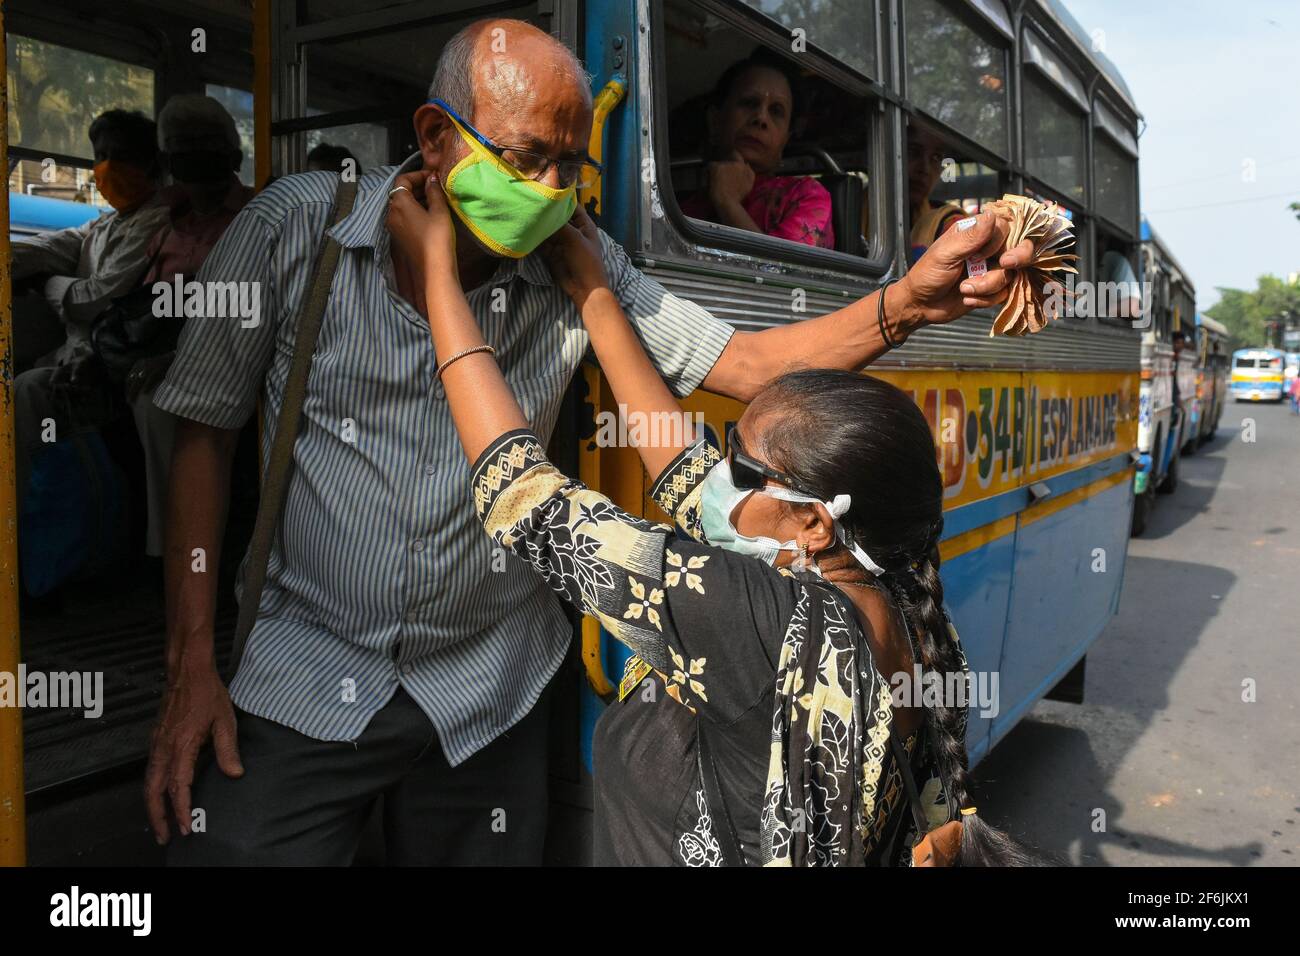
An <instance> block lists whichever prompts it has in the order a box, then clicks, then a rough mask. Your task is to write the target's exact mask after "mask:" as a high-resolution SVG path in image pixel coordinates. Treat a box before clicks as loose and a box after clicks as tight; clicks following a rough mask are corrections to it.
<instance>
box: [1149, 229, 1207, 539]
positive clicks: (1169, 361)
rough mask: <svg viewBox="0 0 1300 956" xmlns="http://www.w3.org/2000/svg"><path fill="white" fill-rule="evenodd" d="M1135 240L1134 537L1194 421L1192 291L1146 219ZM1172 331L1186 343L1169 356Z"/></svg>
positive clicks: (1170, 482) (1172, 480)
mask: <svg viewBox="0 0 1300 956" xmlns="http://www.w3.org/2000/svg"><path fill="white" fill-rule="evenodd" d="M1141 235H1142V272H1141V275H1142V277H1143V284H1144V289H1145V295H1144V298H1145V300H1146V301H1145V302H1144V303H1143V308H1144V313H1145V320H1144V322H1143V328H1142V372H1141V376H1142V384H1141V386H1140V389H1139V395H1138V431H1137V451H1138V467H1137V473H1136V474H1135V475H1134V479H1133V493H1134V503H1133V533H1134V534H1141V533H1142V532H1143V531H1144V530H1145V529H1146V525H1147V520H1148V518H1149V517H1150V514H1151V510H1152V508H1153V507H1154V506H1155V496H1156V495H1157V494H1171V493H1172V492H1174V491H1175V490H1177V488H1178V470H1179V464H1180V460H1181V457H1182V454H1183V448H1184V446H1185V445H1186V444H1187V441H1188V438H1189V437H1190V436H1191V434H1192V429H1193V424H1192V423H1193V421H1194V420H1196V419H1197V418H1198V417H1199V416H1198V406H1197V405H1196V391H1195V383H1196V356H1195V354H1194V350H1193V349H1192V347H1191V344H1190V337H1191V319H1192V316H1193V314H1194V313H1195V311H1196V289H1195V287H1194V286H1193V285H1192V283H1191V280H1190V278H1189V276H1188V274H1187V272H1186V271H1185V270H1184V269H1183V267H1182V266H1181V265H1179V264H1178V260H1177V259H1175V258H1174V255H1173V253H1172V252H1170V250H1169V247H1168V246H1167V245H1166V244H1165V243H1164V242H1163V240H1161V238H1160V236H1159V235H1158V234H1157V233H1156V231H1155V229H1153V228H1152V227H1151V224H1150V223H1149V222H1148V221H1147V219H1146V217H1143V219H1142V232H1141ZM1177 332H1182V333H1183V335H1184V337H1185V338H1188V339H1189V342H1188V344H1187V346H1186V347H1185V348H1184V349H1183V350H1182V353H1181V354H1180V355H1178V356H1177V357H1175V354H1174V334H1175V333H1177ZM1175 398H1176V399H1177V400H1176V401H1175ZM1198 427H1199V426H1198Z"/></svg>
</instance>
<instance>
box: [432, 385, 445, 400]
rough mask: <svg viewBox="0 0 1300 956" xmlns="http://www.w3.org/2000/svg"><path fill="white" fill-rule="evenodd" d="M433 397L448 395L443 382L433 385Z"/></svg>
mask: <svg viewBox="0 0 1300 956" xmlns="http://www.w3.org/2000/svg"><path fill="white" fill-rule="evenodd" d="M433 397H434V398H446V397H447V390H446V389H445V388H443V387H442V382H439V383H438V384H437V385H435V386H433Z"/></svg>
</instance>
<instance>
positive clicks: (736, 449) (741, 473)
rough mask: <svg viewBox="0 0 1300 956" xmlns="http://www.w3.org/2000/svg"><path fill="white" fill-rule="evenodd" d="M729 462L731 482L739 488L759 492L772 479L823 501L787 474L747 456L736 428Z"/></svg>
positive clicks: (733, 430)
mask: <svg viewBox="0 0 1300 956" xmlns="http://www.w3.org/2000/svg"><path fill="white" fill-rule="evenodd" d="M727 462H728V463H729V464H730V466H731V480H732V482H733V483H734V484H735V486H736V487H737V488H743V489H745V490H747V491H757V490H758V489H760V488H762V487H763V485H765V484H766V483H767V479H769V478H770V479H772V480H773V481H776V482H780V483H781V484H783V485H785V486H786V487H787V488H789V489H790V490H791V491H797V492H798V493H799V494H801V495H807V496H808V497H810V498H816V499H817V500H818V501H820V500H821V497H822V496H821V495H819V494H818V493H817V492H815V491H813V490H811V489H810V488H805V487H804V486H802V485H800V484H799V483H798V482H796V481H795V480H794V479H793V478H791V477H790V476H789V475H787V474H786V473H785V472H782V471H777V470H776V469H775V468H772V467H770V466H768V465H765V464H763V463H762V462H761V461H759V460H758V459H757V458H752V457H750V456H749V455H747V454H746V453H745V446H744V445H742V444H741V441H740V432H739V431H738V430H737V429H735V428H734V427H733V428H732V429H731V434H730V435H729V436H728V439H727Z"/></svg>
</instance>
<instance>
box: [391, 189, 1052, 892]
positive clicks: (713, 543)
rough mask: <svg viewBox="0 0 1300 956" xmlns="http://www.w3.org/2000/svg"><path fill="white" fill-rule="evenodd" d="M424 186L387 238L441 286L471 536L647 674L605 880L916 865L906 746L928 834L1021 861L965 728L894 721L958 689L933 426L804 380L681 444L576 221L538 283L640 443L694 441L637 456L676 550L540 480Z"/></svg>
mask: <svg viewBox="0 0 1300 956" xmlns="http://www.w3.org/2000/svg"><path fill="white" fill-rule="evenodd" d="M421 178H422V177H421V174H412V175H410V176H402V177H399V178H398V183H399V184H400V188H398V189H395V190H394V193H393V195H392V198H391V205H390V207H389V214H388V228H389V232H390V234H391V235H392V236H393V240H394V242H396V243H398V244H399V245H400V246H401V248H402V251H403V254H404V255H405V256H406V257H407V259H408V261H410V262H418V263H421V268H422V269H423V271H424V272H425V274H424V276H423V277H422V284H423V286H424V289H425V301H426V303H427V314H428V316H429V320H430V325H431V331H432V333H433V344H434V350H435V352H436V354H437V356H438V360H439V361H440V363H441V364H440V366H439V369H438V374H439V375H441V380H442V384H443V385H444V387H445V388H446V400H447V404H448V406H449V411H450V415H451V418H452V420H453V422H454V424H455V426H456V429H457V431H458V432H459V435H460V439H461V444H462V447H463V450H464V452H465V455H466V457H467V458H468V459H469V461H470V462H472V463H473V464H472V467H471V470H470V478H471V488H472V494H473V496H474V500H475V505H476V510H477V512H478V515H479V518H480V519H481V520H482V521H483V524H484V528H485V529H486V531H487V532H488V534H490V535H491V536H492V537H493V538H494V540H495V541H496V543H497V544H498V545H499V546H500V547H502V548H504V549H506V550H507V551H509V552H510V553H512V554H513V555H514V556H515V557H517V558H519V559H520V560H522V561H524V562H526V563H527V564H529V565H530V566H531V568H532V570H533V571H534V572H535V573H537V574H539V575H541V576H542V578H543V579H544V580H545V581H546V582H547V583H548V584H549V585H550V586H551V587H552V588H553V589H554V590H556V591H557V592H558V593H559V594H560V595H562V596H563V597H564V598H565V599H566V600H567V601H569V602H570V603H571V604H572V605H574V606H575V607H577V608H579V609H580V610H581V611H583V612H584V613H586V614H590V615H592V616H593V617H596V618H597V619H599V621H600V623H601V625H602V626H603V627H604V628H605V629H606V630H607V631H608V632H609V633H610V634H612V635H613V636H614V637H616V638H617V639H618V640H620V641H622V642H624V643H625V644H627V645H628V646H629V647H630V648H631V649H632V650H633V651H634V652H635V654H636V657H635V658H633V660H632V661H631V662H630V663H629V666H628V669H627V670H626V671H625V673H624V679H623V682H622V684H621V688H620V693H621V699H620V700H619V701H617V702H616V703H613V704H611V706H610V707H608V708H607V709H606V711H605V713H604V714H603V715H602V717H601V719H600V722H599V724H598V726H597V730H596V737H595V741H594V757H595V776H596V783H595V800H596V804H595V840H594V842H595V862H597V863H598V864H624V865H629V864H637V865H679V866H680V865H686V866H716V865H719V864H722V863H724V862H725V863H728V864H736V865H741V864H762V865H775V866H815V865H852V864H856V865H863V864H866V865H890V864H893V863H895V862H896V861H898V860H899V859H900V857H901V858H902V859H904V860H906V859H910V856H909V847H910V845H911V842H912V839H911V838H912V836H913V835H914V834H915V831H916V830H918V829H920V825H919V824H918V823H916V822H914V821H915V820H916V819H917V817H914V816H913V814H912V812H911V808H910V807H909V805H908V802H907V800H906V798H905V797H904V796H903V793H904V788H903V785H902V783H901V777H900V772H899V769H898V768H899V766H900V764H901V762H900V761H896V760H895V759H894V756H893V754H894V753H895V750H894V749H893V748H892V747H891V742H890V741H891V734H894V735H896V737H895V740H896V744H897V745H898V748H899V751H900V752H903V753H906V755H907V756H906V757H905V758H904V759H907V761H908V763H909V764H910V766H911V767H912V768H913V774H914V776H915V777H916V779H917V781H918V786H920V787H921V788H922V791H921V799H920V800H919V805H920V806H924V807H925V808H926V809H925V811H921V810H920V809H919V808H918V809H917V814H918V816H919V815H920V814H921V813H922V812H924V814H925V817H924V818H923V819H924V825H925V827H926V829H927V830H928V829H932V828H933V827H935V826H938V825H940V824H943V823H945V822H947V821H949V820H951V819H961V820H962V821H963V824H964V825H963V827H962V828H961V830H962V842H961V846H960V859H961V862H962V863H963V864H965V865H971V864H1009V863H1021V862H1026V860H1027V858H1026V857H1025V856H1024V854H1023V852H1022V851H1020V850H1019V849H1018V848H1017V847H1016V846H1015V845H1014V844H1013V843H1011V842H1010V841H1009V840H1008V839H1007V838H1006V837H1005V836H1004V835H1002V834H1001V833H999V832H998V831H996V830H994V829H992V828H990V827H988V826H987V825H986V824H984V823H983V822H981V821H980V820H979V818H978V817H977V816H976V815H975V814H974V807H973V806H971V805H970V799H969V787H970V783H969V779H968V775H967V771H966V766H967V757H966V749H965V743H964V741H965V727H966V708H965V706H949V704H951V702H941V703H940V705H939V706H928V707H920V706H915V705H914V703H915V702H916V701H917V700H918V699H917V698H910V699H909V700H908V701H907V702H906V704H903V705H900V707H899V708H898V709H895V708H894V707H893V706H892V701H891V693H890V684H889V683H887V681H886V679H885V678H884V677H883V676H882V675H884V674H899V675H910V674H911V673H912V667H913V662H914V661H915V662H917V663H919V665H920V666H921V668H922V669H923V670H925V671H930V672H933V674H934V676H943V675H948V674H953V675H961V674H964V673H966V672H967V669H966V660H965V656H964V654H963V652H962V649H961V645H960V644H959V642H958V639H957V634H956V631H955V630H954V629H953V628H952V626H951V624H950V623H949V621H948V618H947V616H946V614H945V612H944V611H943V585H942V583H941V581H940V577H939V551H938V541H939V536H940V532H941V531H942V528H943V514H942V503H943V483H942V480H941V478H940V475H939V472H938V468H937V466H936V464H935V453H934V443H933V438H932V436H931V433H930V428H929V425H928V424H927V423H926V420H925V417H924V416H923V414H922V413H921V411H920V410H919V409H918V407H917V406H916V405H915V404H914V403H913V402H912V401H911V400H910V399H909V398H908V397H907V395H905V394H904V393H903V392H901V391H900V390H898V389H896V388H894V387H893V386H891V385H888V384H885V383H884V382H881V381H879V380H877V379H873V378H869V377H866V376H860V375H856V374H853V373H851V372H845V371H835V370H818V369H806V370H803V371H797V372H792V373H789V374H786V375H784V376H782V377H780V378H778V379H777V380H776V381H775V382H774V383H772V384H771V385H769V386H768V387H767V388H766V389H765V390H764V391H763V392H761V393H760V394H759V395H758V396H757V398H756V399H755V400H754V401H753V402H752V403H751V404H750V405H749V406H748V408H747V409H746V411H745V413H744V415H743V416H742V417H741V418H740V421H739V422H738V423H737V424H736V427H735V431H734V432H733V433H732V437H731V441H730V449H729V454H728V457H727V458H726V459H722V458H721V456H720V455H719V452H718V450H717V449H716V448H714V447H713V446H712V445H710V444H709V443H708V442H707V441H704V440H698V441H697V440H695V439H694V437H692V436H689V435H685V434H684V432H685V431H688V430H689V426H687V425H684V423H683V422H682V420H681V417H682V415H683V413H682V410H681V408H680V407H679V406H678V405H677V403H676V400H675V399H674V398H673V396H672V393H671V392H670V391H669V390H668V388H667V386H666V385H665V384H664V383H663V381H662V380H661V379H660V377H659V375H658V373H657V372H656V371H655V369H654V366H653V365H652V364H651V363H650V360H649V359H648V358H647V356H646V354H645V352H644V350H643V349H642V347H641V345H640V343H639V341H638V340H637V338H636V334H635V333H634V332H633V330H632V329H631V327H630V325H629V324H628V322H627V319H626V317H625V316H624V314H623V312H622V310H621V308H620V307H619V304H618V300H617V298H616V296H615V294H614V293H613V291H611V289H610V288H609V285H608V280H607V277H606V275H605V272H604V268H603V266H602V262H601V242H600V238H599V235H598V234H597V231H596V229H595V227H594V226H592V224H591V222H590V220H588V219H587V218H586V217H585V215H583V214H582V212H581V210H579V212H578V213H577V214H576V215H575V218H574V223H575V225H570V226H566V227H565V228H564V229H562V230H561V232H560V233H557V236H556V238H555V239H553V240H552V241H551V242H552V245H551V246H549V247H548V252H547V258H548V265H549V266H550V269H551V272H552V274H553V276H554V278H555V281H556V283H557V284H558V285H559V286H560V288H561V289H563V290H564V292H565V293H566V294H568V295H569V296H571V297H572V299H573V301H574V302H575V303H576V304H577V305H578V307H579V310H580V312H581V314H582V320H583V323H584V325H585V326H586V328H587V330H588V332H589V334H590V336H591V341H592V344H593V346H594V347H595V350H596V353H597V356H598V357H599V359H600V362H601V365H602V368H603V369H604V371H605V373H606V375H607V376H608V378H609V381H610V385H611V388H612V390H613V392H614V397H615V400H616V401H617V402H618V403H619V405H620V408H625V409H626V414H627V415H628V416H629V419H630V421H634V420H633V419H632V418H631V416H638V417H640V416H645V419H644V420H648V421H651V422H659V423H661V424H662V423H663V422H665V421H671V420H673V419H674V418H676V419H677V421H678V423H679V424H678V426H676V427H669V428H668V429H667V433H664V432H662V431H661V432H659V433H658V434H657V437H656V436H652V437H650V438H649V439H648V440H646V441H642V442H640V447H639V448H638V451H639V452H640V453H641V455H642V460H643V461H644V462H645V464H646V465H647V467H648V468H649V469H650V470H651V473H652V474H656V475H658V478H657V480H656V482H655V483H654V486H653V492H652V493H653V495H654V498H655V500H656V501H657V502H658V503H659V504H660V506H661V507H663V508H664V510H665V511H666V512H667V513H668V514H670V515H672V516H673V517H674V519H675V520H676V523H677V525H678V527H679V529H680V530H681V531H682V532H683V536H681V537H678V536H675V535H674V534H673V529H672V528H671V527H669V526H668V525H665V524H657V523H654V522H651V521H647V520H644V519H641V518H637V517H635V516H633V515H630V514H628V513H627V512H625V511H623V510H622V509H620V508H619V507H618V506H617V505H616V504H614V502H612V501H610V500H609V499H608V498H606V497H605V496H603V495H601V494H600V493H599V492H596V491H594V490H592V489H590V488H587V487H586V486H585V485H583V484H582V482H580V481H577V480H575V479H573V478H570V477H568V476H566V475H564V474H562V473H561V472H560V471H559V469H557V468H556V467H555V465H554V464H552V463H551V462H550V461H549V460H547V457H546V451H545V448H544V447H543V444H542V442H541V441H540V440H539V439H538V437H537V436H536V434H535V433H534V432H533V431H532V430H531V429H530V426H529V420H528V416H527V415H526V413H525V412H524V411H523V410H522V409H521V408H520V406H519V404H518V403H517V401H516V399H515V396H514V394H513V393H512V392H511V390H510V387H509V385H508V384H507V383H506V381H505V379H504V378H503V376H502V374H501V371H500V369H499V368H498V366H497V364H496V360H495V358H494V357H493V355H492V350H491V348H490V347H489V346H487V345H486V343H485V341H484V338H483V334H482V332H481V331H480V329H479V328H478V326H477V324H476V322H475V319H474V316H473V314H472V313H471V311H470V309H469V306H468V304H467V303H466V300H465V296H464V293H463V292H462V290H461V288H460V284H459V280H458V278H457V272H456V266H455V253H454V236H453V228H452V225H451V222H450V216H449V213H448V210H447V206H446V201H445V199H444V198H443V194H442V189H441V187H440V186H439V185H438V183H437V180H436V179H435V178H430V179H429V180H428V181H427V185H426V184H424V183H421V182H420V180H421ZM417 190H418V191H419V192H422V193H423V194H424V195H425V197H426V202H427V204H428V207H429V208H428V210H427V211H426V210H425V209H424V208H422V207H421V205H420V204H419V203H418V202H417V200H416V198H415V196H414V194H415V193H416V191H417ZM903 281H907V280H903ZM437 413H438V414H442V413H443V412H442V411H441V410H438V412H437ZM633 427H635V426H633ZM521 666H527V664H526V662H521ZM706 753H707V754H708V756H707V758H706V756H705V754H706ZM959 813H960V814H961V815H960V817H959V816H958V814H959ZM950 849H951V850H952V851H953V852H954V853H956V852H957V848H956V847H955V846H954V847H950Z"/></svg>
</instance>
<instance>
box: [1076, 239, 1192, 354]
mask: <svg viewBox="0 0 1300 956" xmlns="http://www.w3.org/2000/svg"><path fill="white" fill-rule="evenodd" d="M1101 280H1102V281H1103V282H1106V283H1108V285H1107V286H1105V287H1104V288H1105V289H1106V294H1104V295H1102V294H1100V291H1099V294H1098V300H1097V301H1098V308H1099V309H1100V310H1101V311H1102V313H1103V314H1102V318H1107V319H1139V318H1141V317H1142V286H1140V285H1139V284H1138V281H1137V276H1136V275H1134V274H1133V264H1132V263H1131V262H1129V260H1128V256H1126V255H1125V254H1124V252H1123V251H1122V250H1120V249H1107V250H1106V251H1105V252H1104V253H1102V256H1101ZM1177 334H1179V335H1181V334H1182V333H1181V332H1180V333H1177Z"/></svg>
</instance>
